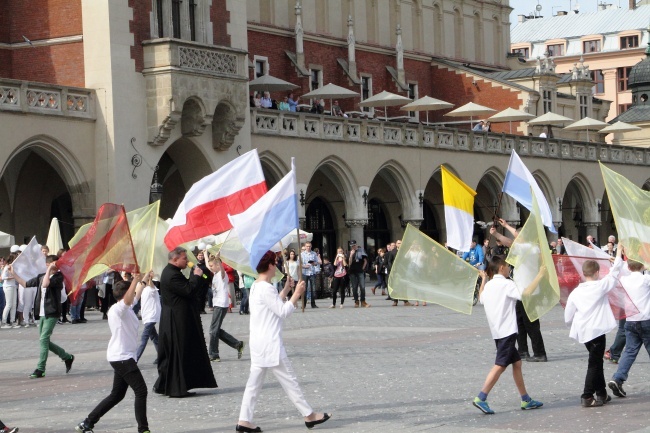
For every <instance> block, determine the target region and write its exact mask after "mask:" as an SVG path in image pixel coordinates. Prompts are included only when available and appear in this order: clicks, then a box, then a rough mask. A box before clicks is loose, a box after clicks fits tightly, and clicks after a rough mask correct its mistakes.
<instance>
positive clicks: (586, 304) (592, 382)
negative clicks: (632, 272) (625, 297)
mask: <svg viewBox="0 0 650 433" xmlns="http://www.w3.org/2000/svg"><path fill="white" fill-rule="evenodd" d="M619 247H620V245H619ZM622 250H623V248H619V249H618V250H617V251H616V260H615V261H614V266H612V268H611V269H610V271H609V274H607V276H606V277H604V278H603V279H602V280H601V279H600V265H599V264H598V262H596V261H595V260H587V261H585V262H584V264H583V265H582V273H583V274H584V276H585V280H586V281H585V282H584V283H580V284H579V285H578V287H576V288H575V289H574V290H573V291H572V292H571V294H570V295H569V298H568V299H567V302H566V307H565V309H564V321H565V322H566V324H567V325H570V326H571V331H570V332H569V337H571V338H573V339H575V340H577V341H578V342H579V343H583V344H584V345H585V347H586V348H587V350H588V351H589V360H588V364H587V375H586V377H585V386H584V390H583V392H582V396H581V397H580V400H581V404H582V406H583V407H598V406H602V405H604V404H605V403H607V402H608V401H610V400H611V397H610V396H609V395H607V388H606V384H605V374H604V372H603V356H604V355H605V343H606V340H605V334H607V333H608V332H609V331H611V330H612V329H614V328H616V326H617V322H616V320H615V319H614V313H612V308H611V307H610V305H609V300H608V298H607V294H608V293H609V292H610V291H611V290H612V289H613V288H614V287H616V284H617V283H618V274H619V272H620V271H621V268H622V267H623V260H622V259H621V254H622ZM594 393H595V394H596V398H594Z"/></svg>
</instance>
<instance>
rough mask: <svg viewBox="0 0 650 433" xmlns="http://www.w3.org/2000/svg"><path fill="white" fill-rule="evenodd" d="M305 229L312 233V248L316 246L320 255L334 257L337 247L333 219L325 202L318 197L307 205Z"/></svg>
mask: <svg viewBox="0 0 650 433" xmlns="http://www.w3.org/2000/svg"><path fill="white" fill-rule="evenodd" d="M305 230H307V231H308V232H310V233H313V235H314V238H313V239H312V241H311V244H312V250H313V249H316V248H318V249H319V250H320V254H321V257H324V256H325V255H327V256H328V257H329V258H330V259H331V258H332V257H334V253H335V252H336V248H337V245H336V230H335V229H334V220H333V219H332V214H331V213H330V210H329V207H328V206H327V203H325V201H324V200H323V199H321V198H320V197H316V198H315V199H313V200H312V201H311V203H309V206H307V211H306V212H305Z"/></svg>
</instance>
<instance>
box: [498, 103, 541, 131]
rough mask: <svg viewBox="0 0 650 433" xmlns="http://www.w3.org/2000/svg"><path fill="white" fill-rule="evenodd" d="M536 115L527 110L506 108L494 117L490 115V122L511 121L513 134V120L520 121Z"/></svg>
mask: <svg viewBox="0 0 650 433" xmlns="http://www.w3.org/2000/svg"><path fill="white" fill-rule="evenodd" d="M534 117H535V116H534V115H533V114H530V113H526V112H525V111H521V110H515V109H514V108H506V109H505V110H503V111H499V112H498V113H497V114H495V115H494V116H492V117H489V118H488V120H489V121H490V122H497V123H498V122H509V123H510V133H511V134H512V122H519V121H521V120H528V119H533V118H534Z"/></svg>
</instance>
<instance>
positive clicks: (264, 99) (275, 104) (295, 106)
mask: <svg viewBox="0 0 650 433" xmlns="http://www.w3.org/2000/svg"><path fill="white" fill-rule="evenodd" d="M249 103H250V107H251V108H268V109H271V110H279V111H290V112H294V113H295V112H298V111H303V109H304V111H308V112H310V113H312V114H324V113H325V100H324V99H318V98H314V99H312V102H311V106H305V107H301V106H300V97H299V96H294V94H293V93H289V94H287V95H285V96H283V97H282V100H280V101H278V100H277V99H272V98H271V94H270V93H269V92H263V93H262V92H254V93H252V94H251V95H250V101H249ZM307 107H309V108H307ZM329 114H330V115H332V116H338V117H348V115H347V114H346V112H345V110H343V109H342V108H341V106H340V105H339V101H338V100H334V101H333V103H332V107H331V110H330V112H329Z"/></svg>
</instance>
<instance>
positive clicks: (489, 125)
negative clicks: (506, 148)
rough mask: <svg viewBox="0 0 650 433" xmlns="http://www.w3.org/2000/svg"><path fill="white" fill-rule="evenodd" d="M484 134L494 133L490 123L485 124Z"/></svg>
mask: <svg viewBox="0 0 650 433" xmlns="http://www.w3.org/2000/svg"><path fill="white" fill-rule="evenodd" d="M483 132H492V124H491V123H490V122H485V123H484V124H483Z"/></svg>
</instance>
